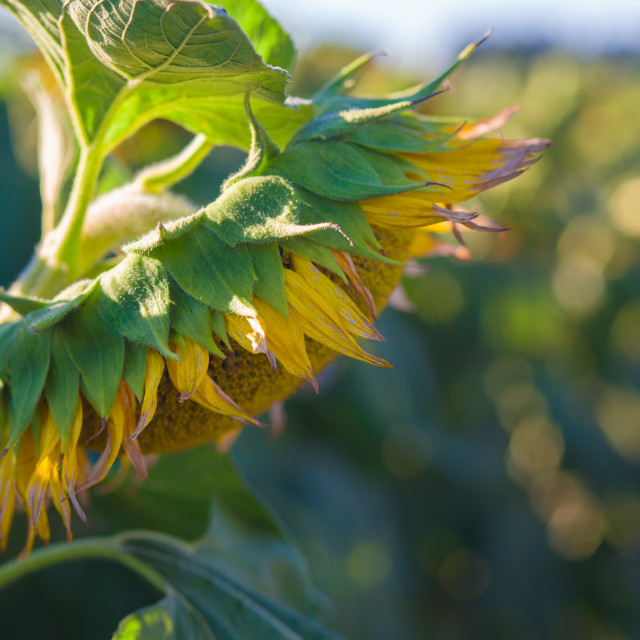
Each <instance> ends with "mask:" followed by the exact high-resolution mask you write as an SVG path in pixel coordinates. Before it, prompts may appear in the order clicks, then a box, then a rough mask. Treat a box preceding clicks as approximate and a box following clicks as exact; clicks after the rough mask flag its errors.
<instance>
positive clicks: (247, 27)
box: [223, 0, 296, 71]
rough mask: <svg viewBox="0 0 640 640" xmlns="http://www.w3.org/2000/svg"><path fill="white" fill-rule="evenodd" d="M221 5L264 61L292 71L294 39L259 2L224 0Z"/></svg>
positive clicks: (251, 0) (294, 53) (294, 55)
mask: <svg viewBox="0 0 640 640" xmlns="http://www.w3.org/2000/svg"><path fill="white" fill-rule="evenodd" d="M223 6H224V8H225V11H227V13H229V15H230V16H231V17H232V18H233V19H234V20H235V21H236V22H237V23H238V24H239V25H240V26H241V27H242V30H243V31H244V32H245V33H246V34H247V35H248V36H249V40H251V43H252V44H253V46H254V47H255V49H256V51H257V52H258V53H259V54H260V55H261V56H262V58H263V59H264V61H265V62H266V63H267V64H270V65H273V66H275V67H282V68H283V69H287V70H288V71H290V70H291V67H293V63H294V61H295V57H296V49H295V46H294V44H293V41H292V40H291V38H290V37H289V35H288V34H287V33H286V32H285V31H284V29H283V28H282V27H281V26H280V24H279V23H278V22H277V21H276V20H274V19H273V18H272V17H271V15H269V13H268V12H267V10H266V9H265V8H264V7H263V6H262V5H261V4H260V3H259V2H256V1H255V0H224V3H223Z"/></svg>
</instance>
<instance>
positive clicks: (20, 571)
mask: <svg viewBox="0 0 640 640" xmlns="http://www.w3.org/2000/svg"><path fill="white" fill-rule="evenodd" d="M90 558H99V559H103V560H112V561H114V562H117V563H119V564H121V565H124V566H125V567H127V568H129V569H131V570H132V571H134V572H135V573H137V574H138V575H140V576H141V577H142V578H144V579H145V580H146V581H147V582H148V583H149V584H151V585H152V586H153V587H155V588H156V589H158V590H159V591H160V592H161V593H163V594H165V593H166V592H167V584H166V582H165V580H164V578H163V577H162V576H161V575H160V574H159V573H157V572H156V571H154V570H153V569H151V568H150V567H149V565H147V564H146V563H144V562H143V561H141V560H139V559H138V558H136V557H135V556H133V555H131V554H129V553H127V552H126V551H124V550H123V549H122V548H121V547H120V546H119V544H118V541H117V539H115V540H114V539H113V538H84V539H81V540H77V541H75V542H71V543H68V542H62V543H60V544H54V545H51V546H50V547H44V548H42V549H38V550H37V551H34V552H33V553H32V554H31V555H30V556H29V558H28V559H27V560H22V561H20V560H16V561H15V562H7V563H5V564H4V565H2V566H0V590H2V589H3V588H5V587H7V586H9V585H10V584H12V583H13V582H15V581H17V580H20V579H22V578H25V577H26V576H28V575H31V574H32V573H35V572H36V571H40V570H41V569H46V568H47V567H52V566H55V565H58V564H62V563H63V562H69V561H73V560H86V559H90Z"/></svg>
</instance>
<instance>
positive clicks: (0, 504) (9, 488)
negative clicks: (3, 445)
mask: <svg viewBox="0 0 640 640" xmlns="http://www.w3.org/2000/svg"><path fill="white" fill-rule="evenodd" d="M15 468H16V457H15V453H14V451H13V450H9V451H7V452H6V453H5V454H4V456H3V457H2V458H1V459H0V551H4V550H5V549H6V547H7V542H8V538H9V531H10V530H11V523H12V522H13V513H14V510H15V504H16V492H15V482H14V474H15Z"/></svg>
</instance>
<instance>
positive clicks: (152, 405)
mask: <svg viewBox="0 0 640 640" xmlns="http://www.w3.org/2000/svg"><path fill="white" fill-rule="evenodd" d="M163 373H164V358H163V357H162V356H161V355H160V354H159V353H158V352H157V351H156V350H155V349H148V351H147V365H146V368H145V373H144V395H143V397H142V411H141V413H140V419H139V420H138V425H137V427H136V428H135V430H134V432H133V433H132V434H131V435H130V436H129V438H128V439H129V440H135V439H136V438H137V437H138V436H139V435H140V434H141V433H142V432H143V431H144V429H145V428H146V427H147V425H148V424H149V423H150V422H151V420H152V419H153V416H154V414H155V412H156V408H157V405H158V386H159V385H160V381H161V380H162V374H163Z"/></svg>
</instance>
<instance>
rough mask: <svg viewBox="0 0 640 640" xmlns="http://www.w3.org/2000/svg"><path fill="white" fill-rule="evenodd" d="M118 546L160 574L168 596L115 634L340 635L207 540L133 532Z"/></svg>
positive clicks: (220, 639)
mask: <svg viewBox="0 0 640 640" xmlns="http://www.w3.org/2000/svg"><path fill="white" fill-rule="evenodd" d="M118 546H119V547H120V548H121V549H122V550H124V551H125V552H126V553H127V554H129V555H131V556H133V557H134V558H135V559H136V560H138V561H140V562H142V563H143V565H145V566H146V567H148V568H149V570H151V571H152V572H153V573H154V574H156V575H158V576H160V577H161V578H162V580H164V581H165V583H166V589H167V592H168V596H167V597H166V598H165V599H163V600H161V601H160V602H159V603H158V604H157V605H155V606H154V607H147V608H145V609H143V610H141V611H138V612H136V613H134V614H131V615H130V616H128V617H127V618H125V619H124V620H123V621H122V623H121V624H120V627H119V629H118V631H116V633H115V635H114V639H117V640H124V639H125V638H126V639H127V640H141V639H145V640H146V639H150V638H171V639H172V640H192V638H194V637H195V638H215V639H216V640H238V639H239V638H242V639H243V640H327V639H329V638H337V636H336V635H335V634H333V633H331V632H329V631H327V630H326V629H324V628H323V627H321V626H320V625H319V624H318V623H317V622H315V621H314V620H313V619H312V618H309V617H308V616H305V615H303V614H301V613H299V612H297V611H296V610H295V609H292V608H291V607H289V606H287V605H285V604H282V603H281V602H280V601H278V600H276V599H272V598H271V597H269V596H266V595H263V594H262V593H261V592H259V591H257V590H255V589H254V588H253V587H250V586H247V584H246V583H245V582H244V581H243V580H241V579H238V578H237V577H236V576H235V575H233V574H232V573H230V571H229V570H228V569H223V568H221V567H220V566H219V565H218V564H217V562H216V556H215V552H214V551H212V550H211V549H210V548H208V547H207V545H206V544H199V545H196V546H195V547H193V546H188V545H185V544H184V543H180V542H179V541H177V540H175V539H172V538H168V537H164V536H158V535H153V534H144V533H132V534H128V535H125V536H122V537H120V538H119V540H118ZM152 630H154V632H155V633H156V635H153V632H152ZM163 633H164V634H165V635H162V634H163ZM194 633H197V635H193V634H194Z"/></svg>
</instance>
